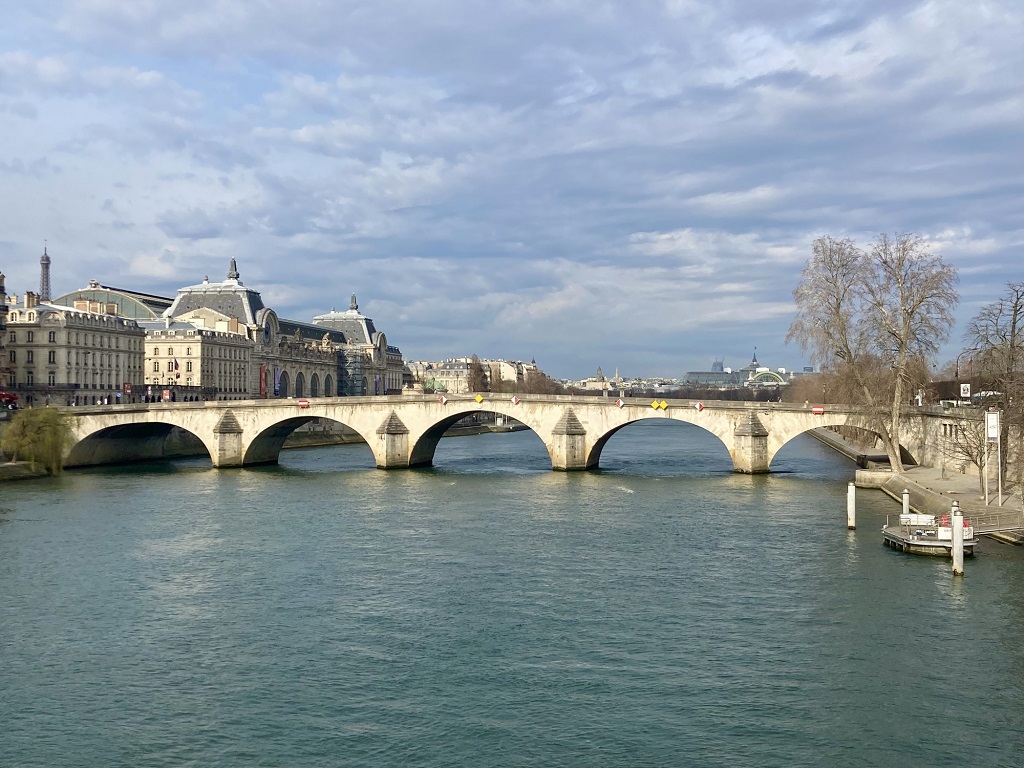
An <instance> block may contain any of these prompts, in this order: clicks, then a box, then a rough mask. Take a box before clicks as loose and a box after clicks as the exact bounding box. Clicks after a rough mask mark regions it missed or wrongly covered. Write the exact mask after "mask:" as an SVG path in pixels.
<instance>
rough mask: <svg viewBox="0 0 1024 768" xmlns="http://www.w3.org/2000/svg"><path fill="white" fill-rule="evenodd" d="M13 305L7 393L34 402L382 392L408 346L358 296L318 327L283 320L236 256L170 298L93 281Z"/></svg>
mask: <svg viewBox="0 0 1024 768" xmlns="http://www.w3.org/2000/svg"><path fill="white" fill-rule="evenodd" d="M47 266H48V265H47ZM48 277H49V275H48V273H46V274H45V278H44V281H43V284H44V285H46V286H47V287H48ZM12 299H13V301H12V302H11V303H10V304H9V305H8V306H7V307H6V308H7V309H8V310H9V312H8V318H7V320H8V336H6V337H5V341H7V342H8V344H7V346H8V349H11V348H12V343H13V345H14V351H13V352H9V353H8V356H10V355H11V354H13V355H14V358H12V362H13V363H14V364H13V365H10V364H9V365H8V368H7V370H6V378H7V382H6V386H7V387H8V388H9V389H13V390H14V391H20V392H21V394H22V401H23V402H24V403H26V404H28V403H33V402H35V403H40V402H42V400H43V399H44V398H46V399H47V402H51V401H52V402H56V403H60V404H72V405H74V404H80V405H92V404H96V403H103V402H124V401H127V402H139V401H143V400H161V399H165V398H170V399H175V400H181V399H186V400H192V399H195V400H236V399H237V400H241V399H250V398H260V397H282V398H283V397H323V396H333V395H374V394H387V393H394V392H399V391H400V390H401V388H402V374H403V369H404V364H403V360H402V353H401V351H400V350H399V349H398V348H397V347H393V346H389V345H388V343H387V338H386V337H385V335H384V334H383V333H382V332H380V331H378V330H377V329H376V328H375V327H374V324H373V320H372V319H370V318H368V317H366V316H365V315H363V314H362V313H360V311H359V306H358V304H357V303H356V297H355V296H354V295H353V296H352V299H351V302H350V304H349V308H348V310H347V311H343V312H336V311H333V310H332V311H331V312H329V313H327V314H324V315H320V316H318V317H315V318H313V321H312V322H311V323H304V322H299V321H296V320H286V319H284V318H280V317H278V315H277V313H276V312H275V311H274V310H272V309H270V308H268V307H266V306H264V304H263V300H262V298H261V297H260V294H259V292H258V291H255V290H253V289H252V288H248V287H246V286H245V285H244V284H243V283H242V281H241V280H240V276H239V273H238V268H237V267H236V265H235V260H234V259H232V260H231V266H230V269H229V270H228V273H227V277H226V279H225V280H224V281H222V282H210V281H209V279H204V280H203V282H202V283H199V284H198V285H191V286H187V287H184V288H181V289H179V290H178V292H177V295H176V296H175V297H174V298H173V299H170V298H165V297H162V296H154V295H150V294H144V293H138V292H135V291H131V290H127V289H121V288H113V287H110V286H105V285H101V284H100V283H99V282H97V281H95V280H93V281H90V283H89V285H88V287H86V288H83V289H81V290H77V291H72V292H70V293H66V294H64V295H63V296H59V297H57V298H56V299H54V300H53V301H52V302H51V301H49V300H48V297H45V298H44V297H43V296H40V295H36V294H33V293H27V294H26V295H25V298H24V303H25V305H26V306H24V307H21V306H19V305H18V302H17V297H16V296H14V297H12ZM86 330H88V331H89V332H88V333H86ZM97 331H103V332H104V333H102V334H99V335H102V336H103V338H102V339H100V338H99V335H98V334H97ZM83 333H85V335H84V337H83V335H82V334H83ZM115 336H116V337H117V338H115ZM122 336H123V337H124V338H123V339H122V338H121V337H122ZM108 337H109V338H108ZM94 339H95V346H96V348H95V349H93V348H92V346H89V345H92V344H93V343H94ZM100 342H102V345H101V344H100ZM101 360H102V361H103V363H104V365H103V366H102V368H101ZM107 362H109V365H106V363H107Z"/></svg>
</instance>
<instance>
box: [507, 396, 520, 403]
mask: <svg viewBox="0 0 1024 768" xmlns="http://www.w3.org/2000/svg"><path fill="white" fill-rule="evenodd" d="M509 402H511V403H512V405H519V396H518V395H512V399H511V400H510V401H509Z"/></svg>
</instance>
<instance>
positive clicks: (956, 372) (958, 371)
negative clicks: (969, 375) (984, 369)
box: [953, 349, 974, 381]
mask: <svg viewBox="0 0 1024 768" xmlns="http://www.w3.org/2000/svg"><path fill="white" fill-rule="evenodd" d="M968 352H974V350H973V349H965V350H964V351H963V352H961V353H960V354H959V355H957V356H956V371H955V373H954V374H953V375H954V376H955V377H956V380H957V381H960V358H961V357H963V356H964V355H966V354H967V353H968ZM967 365H968V366H970V368H971V370H972V371H973V370H974V365H973V358H970V357H969V358H967Z"/></svg>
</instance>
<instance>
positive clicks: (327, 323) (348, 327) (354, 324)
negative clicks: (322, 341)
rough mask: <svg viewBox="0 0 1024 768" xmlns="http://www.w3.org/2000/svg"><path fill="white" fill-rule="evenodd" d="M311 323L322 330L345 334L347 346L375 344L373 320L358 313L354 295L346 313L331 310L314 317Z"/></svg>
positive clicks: (375, 331)
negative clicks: (322, 328) (327, 329)
mask: <svg viewBox="0 0 1024 768" xmlns="http://www.w3.org/2000/svg"><path fill="white" fill-rule="evenodd" d="M313 322H314V323H315V324H316V325H319V326H322V327H324V328H332V329H334V330H336V331H341V332H342V333H343V334H345V338H346V339H347V340H348V343H349V344H373V343H375V342H376V337H377V329H376V328H375V327H374V326H373V320H371V319H370V318H368V317H367V316H366V315H364V314H363V313H362V312H360V311H359V304H358V303H357V302H356V295H355V294H354V293H353V294H352V301H351V302H350V303H349V307H348V310H347V311H346V312H337V311H335V310H333V309H332V310H331V311H330V312H328V313H327V314H324V315H317V316H316V317H314V318H313Z"/></svg>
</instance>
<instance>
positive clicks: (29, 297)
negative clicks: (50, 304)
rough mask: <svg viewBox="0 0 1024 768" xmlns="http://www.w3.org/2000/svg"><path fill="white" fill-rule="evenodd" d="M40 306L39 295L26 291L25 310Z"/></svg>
mask: <svg viewBox="0 0 1024 768" xmlns="http://www.w3.org/2000/svg"><path fill="white" fill-rule="evenodd" d="M38 306H39V294H38V293H33V292H32V291H25V309H32V308H33V307H38Z"/></svg>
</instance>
